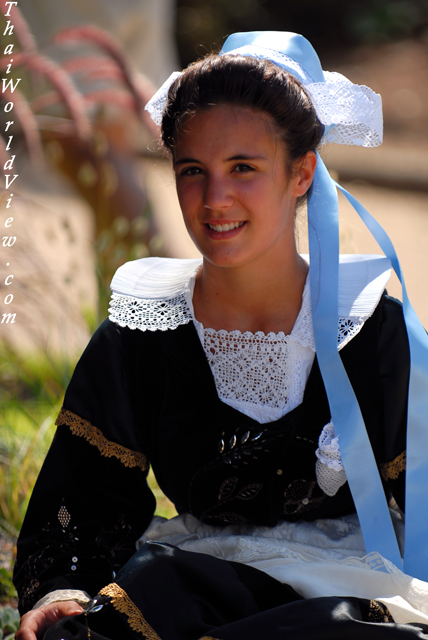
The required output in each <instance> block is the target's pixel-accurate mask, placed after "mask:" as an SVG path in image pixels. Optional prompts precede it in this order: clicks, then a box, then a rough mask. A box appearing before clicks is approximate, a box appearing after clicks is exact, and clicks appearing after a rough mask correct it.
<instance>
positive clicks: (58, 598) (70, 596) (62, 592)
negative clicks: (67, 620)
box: [33, 589, 91, 609]
mask: <svg viewBox="0 0 428 640" xmlns="http://www.w3.org/2000/svg"><path fill="white" fill-rule="evenodd" d="M68 600H73V601H74V602H77V604H80V606H81V607H84V606H85V605H87V604H88V602H90V601H91V596H90V595H88V594H87V593H86V591H79V590H78V589H57V590H56V591H51V592H50V593H47V594H46V595H45V596H43V598H41V599H40V600H39V601H38V602H36V604H35V605H34V607H33V609H38V608H39V607H43V606H45V605H47V604H53V603H54V602H66V601H68Z"/></svg>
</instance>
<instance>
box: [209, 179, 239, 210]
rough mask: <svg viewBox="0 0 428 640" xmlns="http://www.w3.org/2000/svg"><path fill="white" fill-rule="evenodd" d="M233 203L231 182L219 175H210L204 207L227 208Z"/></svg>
mask: <svg viewBox="0 0 428 640" xmlns="http://www.w3.org/2000/svg"><path fill="white" fill-rule="evenodd" d="M232 203H233V195H232V189H231V185H230V182H229V181H228V180H226V179H225V178H221V177H218V176H209V177H208V178H207V181H206V185H205V193H204V207H206V208H207V209H225V208H227V207H230V206H231V205H232Z"/></svg>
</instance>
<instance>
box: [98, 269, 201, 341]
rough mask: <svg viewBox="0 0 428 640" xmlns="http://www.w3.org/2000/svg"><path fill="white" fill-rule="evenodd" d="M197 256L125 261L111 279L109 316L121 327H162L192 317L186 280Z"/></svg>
mask: <svg viewBox="0 0 428 640" xmlns="http://www.w3.org/2000/svg"><path fill="white" fill-rule="evenodd" d="M201 264H202V261H201V260H180V259H177V258H143V259H141V260H133V261H131V262H127V263H125V264H124V265H122V266H121V267H119V269H118V270H117V271H116V273H115V275H114V277H113V280H112V282H111V285H110V287H111V290H112V297H111V303H110V308H109V319H110V321H111V322H113V323H115V324H118V325H120V326H121V327H125V326H126V327H129V328H130V329H140V330H141V331H147V330H149V331H165V330H166V329H175V328H177V327H178V326H180V325H182V324H187V323H188V322H190V321H191V320H192V319H193V308H192V291H191V286H190V283H191V281H192V278H193V276H195V275H196V273H197V271H198V270H199V268H200V266H201Z"/></svg>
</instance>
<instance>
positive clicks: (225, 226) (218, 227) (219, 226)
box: [207, 220, 245, 233]
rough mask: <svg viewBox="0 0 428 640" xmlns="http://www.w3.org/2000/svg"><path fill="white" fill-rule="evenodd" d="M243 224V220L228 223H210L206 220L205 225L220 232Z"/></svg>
mask: <svg viewBox="0 0 428 640" xmlns="http://www.w3.org/2000/svg"><path fill="white" fill-rule="evenodd" d="M243 224H245V220H242V221H241V222H231V223H230V224H210V223H209V222H207V226H208V228H209V229H211V230H212V231H217V232H218V233H222V232H223V231H232V229H237V228H238V227H242V225H243Z"/></svg>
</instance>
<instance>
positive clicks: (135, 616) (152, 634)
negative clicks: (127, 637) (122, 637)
mask: <svg viewBox="0 0 428 640" xmlns="http://www.w3.org/2000/svg"><path fill="white" fill-rule="evenodd" d="M100 595H102V596H109V597H110V598H111V601H112V604H113V607H114V608H115V609H116V610H117V611H119V612H120V613H123V614H124V615H125V616H127V618H128V624H129V626H130V627H131V629H132V630H133V631H136V632H137V633H141V635H142V636H143V637H144V638H146V640H161V639H160V637H159V636H158V634H157V633H156V631H154V629H152V627H151V626H150V625H149V623H148V622H146V620H145V619H144V616H143V614H142V613H141V611H140V610H139V608H138V607H137V606H136V605H135V604H134V603H133V602H132V600H131V598H130V597H129V596H128V594H127V593H126V591H124V590H123V589H121V588H120V587H119V585H118V584H116V583H115V582H112V583H111V584H108V585H107V586H106V587H104V588H103V589H101V591H100Z"/></svg>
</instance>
